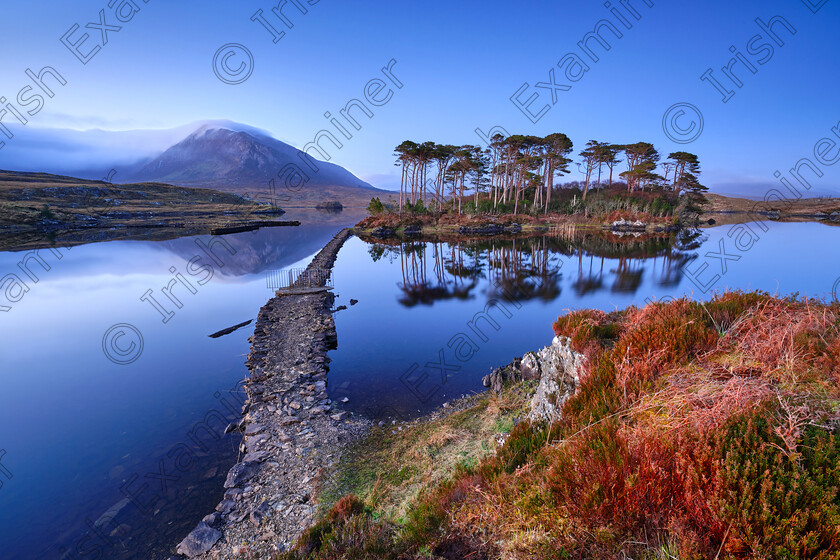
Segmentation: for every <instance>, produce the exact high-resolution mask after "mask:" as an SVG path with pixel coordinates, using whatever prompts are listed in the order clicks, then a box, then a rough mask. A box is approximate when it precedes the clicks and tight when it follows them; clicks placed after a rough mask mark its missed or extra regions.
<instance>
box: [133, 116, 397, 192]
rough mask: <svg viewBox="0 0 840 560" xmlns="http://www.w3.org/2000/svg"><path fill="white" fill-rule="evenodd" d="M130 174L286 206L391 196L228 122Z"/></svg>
mask: <svg viewBox="0 0 840 560" xmlns="http://www.w3.org/2000/svg"><path fill="white" fill-rule="evenodd" d="M304 158H306V160H304ZM306 161H308V162H309V165H308V164H307V163H306ZM312 167H315V168H316V169H317V171H315V170H313V168H312ZM129 178H130V179H131V180H132V181H135V182H150V181H154V182H162V183H170V184H175V185H182V186H202V187H208V188H213V189H218V190H222V191H229V192H236V193H240V194H244V193H248V194H250V195H252V196H256V197H258V198H265V199H272V198H274V199H275V200H276V201H277V203H278V204H279V205H281V206H282V205H283V204H284V203H286V204H295V203H310V202H322V201H324V200H329V199H335V200H338V201H340V202H341V203H342V204H344V205H345V206H359V205H364V206H366V205H367V203H368V202H369V201H370V199H371V198H372V197H374V196H387V195H389V194H391V193H390V192H387V191H381V190H379V189H376V188H374V187H372V186H371V185H369V184H368V183H366V182H364V181H362V180H361V179H359V178H358V177H356V176H355V175H353V174H352V173H350V172H349V171H347V170H346V169H344V168H343V167H340V166H338V165H335V164H332V163H327V162H322V161H318V160H315V159H312V158H311V157H308V156H306V155H305V154H304V152H302V151H300V150H298V149H297V148H294V147H293V146H290V145H288V144H286V143H284V142H281V141H280V140H277V139H275V138H272V137H271V136H269V135H268V134H267V133H264V132H262V131H260V130H258V129H254V128H251V127H244V126H242V125H237V124H236V123H225V122H223V123H218V122H214V123H210V124H204V125H202V126H200V127H199V128H198V129H197V130H195V131H194V132H193V133H192V134H190V135H189V136H187V137H186V138H184V139H183V140H181V141H180V142H178V143H177V144H175V145H174V146H171V147H170V148H168V149H167V150H166V151H164V152H163V153H162V154H160V155H159V156H157V157H155V158H154V159H152V161H150V162H148V163H145V164H144V165H142V166H141V167H140V168H139V169H137V170H136V171H134V172H133V173H132V174H131V176H130V177H129ZM272 189H273V193H272Z"/></svg>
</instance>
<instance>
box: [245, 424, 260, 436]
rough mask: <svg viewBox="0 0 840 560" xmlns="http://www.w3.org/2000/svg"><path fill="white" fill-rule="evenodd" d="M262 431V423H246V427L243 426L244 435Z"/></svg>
mask: <svg viewBox="0 0 840 560" xmlns="http://www.w3.org/2000/svg"><path fill="white" fill-rule="evenodd" d="M263 431H265V426H263V425H262V424H248V427H247V428H245V435H246V436H255V435H257V434H259V433H261V432H263Z"/></svg>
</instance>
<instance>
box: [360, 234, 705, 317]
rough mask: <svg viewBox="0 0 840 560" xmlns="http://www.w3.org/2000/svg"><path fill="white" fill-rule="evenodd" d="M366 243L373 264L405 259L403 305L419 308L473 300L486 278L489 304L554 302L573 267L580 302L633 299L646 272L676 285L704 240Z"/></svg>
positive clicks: (576, 237)
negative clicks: (603, 296) (605, 296)
mask: <svg viewBox="0 0 840 560" xmlns="http://www.w3.org/2000/svg"><path fill="white" fill-rule="evenodd" d="M366 241H367V242H369V243H370V247H369V249H368V254H369V255H370V257H371V259H372V260H373V262H377V261H379V260H380V259H382V258H383V257H387V258H388V260H389V261H391V262H395V261H399V265H400V273H401V279H400V281H399V282H398V283H397V287H398V289H399V290H400V295H399V299H398V301H399V303H400V304H401V305H403V306H405V307H414V306H417V305H432V304H434V303H435V302H437V301H444V300H450V299H457V300H468V299H472V298H473V297H474V293H473V292H474V291H475V289H476V287H477V286H479V283H480V281H482V280H486V281H487V283H489V285H490V288H489V291H488V294H487V297H488V299H494V298H499V299H502V300H504V301H510V300H516V301H530V300H540V301H542V302H545V303H549V302H552V301H554V300H556V299H557V298H558V297H560V295H561V294H562V290H563V288H562V287H561V283H562V280H563V272H562V270H561V269H562V268H563V266H564V264H565V263H567V262H571V261H574V262H576V268H577V270H576V271H574V273H572V272H568V274H570V275H571V276H572V278H573V280H572V282H571V284H570V287H571V289H572V290H573V291H574V293H575V295H576V296H578V297H583V296H587V295H592V294H595V293H597V292H599V291H602V290H609V291H610V292H613V293H624V294H634V293H636V292H637V291H638V290H639V288H640V287H641V286H642V284H643V279H644V275H645V273H646V271H649V274H651V275H653V277H654V282H655V283H656V285H658V286H661V287H663V288H667V287H674V286H677V285H679V284H680V282H681V281H682V279H683V270H684V269H685V267H686V266H687V265H688V264H689V263H691V262H692V261H693V260H695V259H696V258H697V256H698V255H697V253H696V250H697V249H698V248H699V247H700V245H702V243H703V241H704V234H703V233H702V232H701V231H700V230H683V231H681V232H679V233H678V234H675V235H645V236H633V235H630V234H628V235H623V236H622V235H616V234H614V233H612V232H583V233H576V234H572V235H564V236H549V235H543V236H535V237H519V238H511V239H502V238H492V239H479V240H475V239H473V240H466V241H461V240H455V241H442V240H438V239H436V240H429V241H421V240H379V239H366Z"/></svg>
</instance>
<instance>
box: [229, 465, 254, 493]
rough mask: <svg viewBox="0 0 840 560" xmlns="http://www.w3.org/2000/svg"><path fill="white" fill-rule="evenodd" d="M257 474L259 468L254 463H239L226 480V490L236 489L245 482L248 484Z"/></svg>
mask: <svg viewBox="0 0 840 560" xmlns="http://www.w3.org/2000/svg"><path fill="white" fill-rule="evenodd" d="M256 474H257V467H256V466H255V465H254V463H237V464H235V465H234V466H233V468H232V469H230V472H229V473H228V475H227V480H225V488H234V487H235V486H239V485H240V484H242V483H243V482H247V481H249V480H251V479H252V478H254V475H256Z"/></svg>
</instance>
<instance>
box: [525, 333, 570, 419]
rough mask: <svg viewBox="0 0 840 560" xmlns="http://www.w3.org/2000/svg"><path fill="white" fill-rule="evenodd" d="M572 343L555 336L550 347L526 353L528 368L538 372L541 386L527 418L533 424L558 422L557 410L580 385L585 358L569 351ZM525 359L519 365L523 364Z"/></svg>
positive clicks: (563, 337) (558, 414)
mask: <svg viewBox="0 0 840 560" xmlns="http://www.w3.org/2000/svg"><path fill="white" fill-rule="evenodd" d="M570 342H571V340H570V339H569V338H568V337H565V336H555V337H554V340H553V341H552V342H551V346H546V347H545V348H543V349H542V350H540V351H538V352H536V354H535V353H533V352H530V353H529V354H526V357H529V356H530V359H529V361H528V363H529V367H531V368H533V370H536V371H539V379H540V384H539V386H538V387H537V392H536V394H535V395H534V398H533V399H532V400H531V412H530V413H529V414H528V419H529V420H530V421H532V422H556V421H558V420H560V409H561V408H562V407H563V404H564V403H565V402H566V401H567V400H568V399H569V397H571V396H572V395H574V394H575V390H576V389H577V386H578V384H580V374H581V372H582V371H583V367H584V365H585V364H584V362H585V357H584V356H583V354H579V353H578V352H575V351H574V350H572V348H571V346H570ZM525 361H526V360H525V358H523V360H522V362H523V364H524V363H525Z"/></svg>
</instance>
